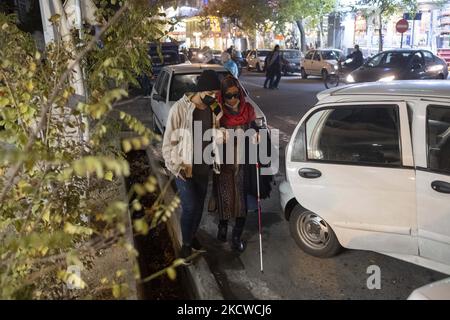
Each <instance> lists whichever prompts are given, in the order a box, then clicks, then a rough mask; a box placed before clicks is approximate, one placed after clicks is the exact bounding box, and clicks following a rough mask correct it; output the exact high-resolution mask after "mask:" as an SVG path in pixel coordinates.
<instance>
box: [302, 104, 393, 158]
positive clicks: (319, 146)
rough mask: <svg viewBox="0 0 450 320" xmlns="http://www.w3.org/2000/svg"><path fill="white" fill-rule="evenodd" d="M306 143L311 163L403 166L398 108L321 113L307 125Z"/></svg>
mask: <svg viewBox="0 0 450 320" xmlns="http://www.w3.org/2000/svg"><path fill="white" fill-rule="evenodd" d="M306 140H307V156H308V159H310V160H321V161H328V162H337V163H348V164H375V165H401V155H400V142H399V141H400V137H399V117H398V107H397V106H370V107H365V106H352V107H342V108H341V107H340V108H338V109H325V110H321V111H318V112H316V113H315V114H314V115H313V116H312V117H310V118H309V120H308V121H307V123H306Z"/></svg>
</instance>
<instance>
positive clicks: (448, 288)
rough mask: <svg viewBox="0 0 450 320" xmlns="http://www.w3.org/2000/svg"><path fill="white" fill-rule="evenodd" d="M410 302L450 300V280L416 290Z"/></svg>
mask: <svg viewBox="0 0 450 320" xmlns="http://www.w3.org/2000/svg"><path fill="white" fill-rule="evenodd" d="M408 300H450V278H446V279H443V280H440V281H435V282H433V283H430V284H427V285H425V286H423V287H420V288H418V289H416V290H414V291H413V292H412V293H411V294H410V295H409V297H408Z"/></svg>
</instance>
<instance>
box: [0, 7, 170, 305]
mask: <svg viewBox="0 0 450 320" xmlns="http://www.w3.org/2000/svg"><path fill="white" fill-rule="evenodd" d="M97 4H98V5H99V8H100V10H99V11H98V12H97V15H98V17H99V21H103V22H108V23H107V25H106V28H105V30H104V33H103V34H102V37H101V41H102V42H103V46H102V47H101V46H97V45H95V44H96V43H98V41H99V39H98V38H95V36H94V35H89V34H88V33H85V34H86V36H85V38H84V39H77V41H76V42H77V43H76V44H74V45H69V44H67V43H66V42H63V41H61V40H59V41H56V42H55V43H52V44H49V45H48V46H47V47H46V50H45V52H38V51H37V49H36V47H35V45H34V42H33V40H32V38H31V37H30V36H29V35H28V34H26V33H24V32H22V31H20V30H19V29H18V28H17V26H16V25H15V21H14V19H13V18H12V17H9V16H5V15H3V14H0V28H1V32H0V64H1V65H0V190H1V193H0V298H3V299H15V298H26V299H27V298H70V297H73V296H72V293H70V292H69V293H68V292H67V291H66V290H62V288H64V283H65V282H67V281H70V282H71V283H76V284H78V285H79V286H80V287H84V288H86V283H85V282H84V281H83V279H81V278H78V277H77V276H76V275H74V274H71V273H68V272H67V267H68V266H71V265H76V266H79V267H81V268H85V267H89V264H90V263H92V259H93V256H95V255H96V254H97V253H98V252H99V250H101V249H104V248H109V247H111V246H115V245H120V246H123V247H124V248H126V249H127V250H128V252H129V253H130V255H135V254H136V252H135V250H134V248H133V246H132V245H131V244H130V243H128V241H127V240H126V237H125V232H126V221H127V219H128V217H127V214H129V213H128V207H129V204H128V201H127V199H118V198H117V194H120V192H119V188H118V185H119V182H118V179H121V178H122V177H124V176H127V175H129V166H128V163H127V162H126V161H125V159H124V157H123V153H122V151H121V149H120V142H119V141H118V140H117V137H118V133H119V132H118V130H119V128H120V127H119V125H118V124H117V122H116V120H115V118H114V117H113V113H114V112H116V111H115V110H114V105H115V104H116V103H117V102H118V101H119V100H122V99H123V98H125V97H127V91H126V88H128V86H129V85H130V84H136V80H135V78H136V75H137V74H141V73H151V62H150V60H149V57H148V54H147V52H148V44H149V43H150V42H152V41H158V39H160V38H161V37H162V36H163V35H164V32H163V31H161V30H162V29H163V26H164V20H163V19H162V18H161V17H160V16H159V15H158V13H157V12H156V10H157V9H156V8H155V7H152V6H149V4H148V1H115V0H110V1H97ZM155 17H156V18H155ZM52 21H53V23H54V24H55V26H56V27H57V28H59V23H61V22H60V21H61V19H59V17H58V16H54V17H52ZM110 21H114V23H111V24H110V23H109V22H110ZM86 31H88V30H86ZM73 34H76V32H73ZM70 48H76V49H75V50H73V49H70ZM73 61H80V62H81V65H82V67H83V70H84V72H85V74H86V76H85V82H86V87H87V89H88V90H87V92H88V93H89V94H88V99H87V100H85V101H84V100H83V101H81V100H80V97H76V95H75V94H74V92H75V91H74V89H73V87H72V84H73V83H72V80H73V72H68V73H67V70H68V66H70V65H72V62H73ZM69 71H71V70H69ZM66 75H68V77H66ZM120 117H121V118H122V120H123V121H124V122H125V123H126V125H128V126H129V127H130V128H131V129H132V130H133V131H134V132H135V133H136V134H137V137H135V138H131V139H129V140H126V141H124V142H122V146H123V149H124V151H128V150H129V149H140V148H143V147H145V146H147V145H148V144H149V143H150V141H151V140H152V139H154V138H155V136H154V134H153V132H152V131H150V130H148V129H147V128H145V126H144V125H143V124H142V123H141V122H140V121H138V120H137V119H134V118H133V117H131V116H130V115H127V114H124V113H122V114H121V115H120ZM87 125H89V131H87V130H86V129H88V128H87V127H86V126H87ZM86 132H89V134H88V135H86V134H85V133H86ZM155 181H156V180H154V178H153V179H152V178H150V177H149V182H148V183H147V184H145V185H144V187H143V192H144V193H145V192H154V191H155V189H156V187H155ZM138 188H139V187H138ZM140 191H142V190H140ZM177 201H178V200H177V199H175V200H174V203H173V204H169V207H170V209H173V210H174V208H175V206H176V204H177ZM132 208H134V209H138V208H139V204H138V202H135V203H133V205H132ZM153 209H154V210H164V212H165V210H167V208H166V207H165V206H163V205H161V207H158V204H156V205H155V208H153ZM132 210H133V209H132ZM173 210H172V211H170V212H169V214H170V213H171V212H173ZM144 229H145V227H144ZM141 231H146V230H141ZM111 274H113V277H112V278H111V279H103V280H102V283H104V284H105V285H106V286H107V287H109V288H111V290H112V294H113V296H114V297H116V298H119V297H122V296H123V295H124V294H126V293H127V292H128V290H127V289H128V288H126V284H124V283H122V282H123V279H124V275H123V271H120V270H119V271H117V272H116V273H115V274H114V272H112V273H111ZM37 280H39V281H37ZM91 289H93V288H91ZM85 294H90V293H85Z"/></svg>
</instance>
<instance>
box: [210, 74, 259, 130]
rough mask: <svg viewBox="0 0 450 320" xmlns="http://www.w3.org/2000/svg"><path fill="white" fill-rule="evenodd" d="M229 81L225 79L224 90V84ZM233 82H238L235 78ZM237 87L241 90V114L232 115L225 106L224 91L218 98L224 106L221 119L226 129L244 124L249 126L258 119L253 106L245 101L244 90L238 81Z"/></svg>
mask: <svg viewBox="0 0 450 320" xmlns="http://www.w3.org/2000/svg"><path fill="white" fill-rule="evenodd" d="M226 80H227V78H225V79H224V80H223V82H222V88H223V84H224V82H225V81H226ZM233 80H236V79H234V78H233ZM235 83H236V87H237V88H239V94H240V102H239V113H238V114H232V113H231V112H230V110H228V107H226V106H225V100H224V98H223V97H222V92H223V90H222V91H220V94H219V95H218V96H217V101H218V102H219V103H220V105H222V106H223V107H222V110H223V116H222V117H221V118H220V124H221V125H222V126H224V127H235V126H240V125H244V124H248V123H250V122H252V121H254V120H255V119H256V115H255V110H254V109H253V106H252V105H251V104H250V103H249V102H247V101H246V100H245V93H244V91H243V90H242V88H241V87H240V85H239V82H238V81H237V80H236V81H235Z"/></svg>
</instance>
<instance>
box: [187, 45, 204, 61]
mask: <svg viewBox="0 0 450 320" xmlns="http://www.w3.org/2000/svg"><path fill="white" fill-rule="evenodd" d="M200 51H201V49H200V48H189V49H188V56H187V57H188V59H189V61H191V62H192V63H198V62H199V61H198V60H199V58H198V57H197V55H198V54H199V53H200Z"/></svg>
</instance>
